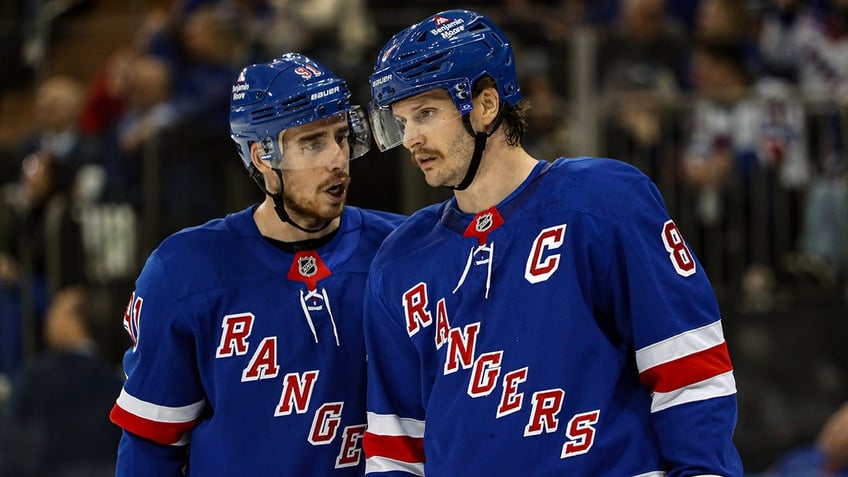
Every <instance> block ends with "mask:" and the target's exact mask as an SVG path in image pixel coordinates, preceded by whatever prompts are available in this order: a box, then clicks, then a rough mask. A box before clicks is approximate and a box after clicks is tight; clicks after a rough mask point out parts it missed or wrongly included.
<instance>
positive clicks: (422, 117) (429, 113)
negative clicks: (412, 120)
mask: <svg viewBox="0 0 848 477" xmlns="http://www.w3.org/2000/svg"><path fill="white" fill-rule="evenodd" d="M435 115H436V110H435V109H432V108H426V109H422V110H421V111H418V114H417V115H416V116H417V117H416V119H417V120H418V121H426V120H428V119H431V118H433V117H434V116H435Z"/></svg>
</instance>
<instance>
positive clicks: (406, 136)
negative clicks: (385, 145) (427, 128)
mask: <svg viewBox="0 0 848 477" xmlns="http://www.w3.org/2000/svg"><path fill="white" fill-rule="evenodd" d="M423 143H424V135H423V134H421V132H420V131H419V130H417V129H416V128H415V127H411V126H410V125H408V124H407V125H406V127H404V128H403V147H405V148H406V149H408V150H410V151H412V150H413V149H414V148H416V147H418V146H421V145H422V144H423Z"/></svg>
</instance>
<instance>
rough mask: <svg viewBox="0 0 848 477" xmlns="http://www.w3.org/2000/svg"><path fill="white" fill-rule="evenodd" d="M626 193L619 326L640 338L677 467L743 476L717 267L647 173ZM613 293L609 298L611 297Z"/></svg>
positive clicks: (642, 370)
mask: <svg viewBox="0 0 848 477" xmlns="http://www.w3.org/2000/svg"><path fill="white" fill-rule="evenodd" d="M623 192H624V193H623V194H622V195H621V207H620V208H619V210H620V211H621V216H620V217H619V218H620V220H618V221H617V223H616V225H615V227H614V236H612V237H610V240H611V242H610V244H609V248H608V250H615V251H616V253H615V255H616V256H617V257H616V258H615V259H614V260H613V261H612V264H610V262H607V260H608V258H607V257H602V258H599V259H598V262H599V263H602V264H603V265H601V266H600V267H599V268H601V269H606V270H607V272H606V273H608V274H609V276H610V281H609V283H615V284H619V285H620V286H613V287H609V288H608V289H607V291H606V293H609V294H610V295H611V297H608V299H607V300H606V301H605V302H606V303H612V304H613V305H612V308H613V309H612V310H611V311H612V312H613V315H614V316H615V317H616V321H617V328H618V330H619V332H620V333H621V334H622V335H623V336H624V337H625V338H626V341H627V342H631V343H632V344H633V348H634V352H635V356H636V364H637V368H638V371H639V378H640V380H641V381H642V383H643V385H644V386H645V387H646V388H647V390H648V391H649V392H650V393H651V416H652V421H653V423H654V428H655V431H656V434H657V437H658V441H659V445H660V450H661V452H662V455H663V457H664V459H665V460H666V462H667V465H668V466H669V470H668V475H669V476H670V477H671V476H684V475H687V476H688V475H722V476H741V475H742V468H741V461H740V459H739V456H738V453H737V451H736V448H735V447H734V446H733V444H732V442H733V439H732V437H733V430H734V428H735V425H736V418H737V407H736V384H735V380H734V376H733V367H732V364H731V361H730V357H729V355H728V350H727V345H726V343H725V339H724V333H723V330H722V325H721V320H720V313H719V308H718V304H717V301H716V298H715V295H714V293H713V289H712V286H711V284H710V281H709V279H708V278H707V275H706V273H705V271H704V269H703V267H702V266H701V264H700V262H699V261H698V260H697V258H696V257H695V255H694V254H693V252H692V250H691V248H690V247H689V246H688V244H687V243H686V241H685V239H684V237H683V233H682V231H681V230H680V229H679V228H678V227H677V225H676V224H675V222H674V221H673V220H672V219H671V218H670V217H669V216H668V213H667V211H666V208H665V205H664V203H663V200H662V198H661V196H660V194H659V192H658V191H657V189H656V187H655V186H654V185H653V184H652V183H651V182H650V181H649V180H648V179H647V178H646V177H640V178H638V179H636V180H635V181H633V183H632V187H631V188H630V189H625V190H624V191H623ZM602 302H603V301H602Z"/></svg>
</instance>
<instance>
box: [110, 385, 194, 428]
mask: <svg viewBox="0 0 848 477" xmlns="http://www.w3.org/2000/svg"><path fill="white" fill-rule="evenodd" d="M116 403H117V404H118V406H119V407H120V408H121V409H123V410H125V411H127V412H129V413H130V414H133V415H135V416H138V417H141V418H144V419H147V420H150V421H155V422H164V423H169V424H174V423H182V422H190V421H193V420H194V419H196V418H197V416H199V415H200V412H201V411H202V410H203V406H204V405H205V404H206V401H199V402H196V403H194V404H189V405H188V406H182V407H170V406H160V405H158V404H153V403H149V402H146V401H142V400H141V399H138V398H137V397H135V396H132V395H131V394H129V393H128V392H127V391H126V390H125V389H121V394H120V395H119V396H118V399H117V401H116Z"/></svg>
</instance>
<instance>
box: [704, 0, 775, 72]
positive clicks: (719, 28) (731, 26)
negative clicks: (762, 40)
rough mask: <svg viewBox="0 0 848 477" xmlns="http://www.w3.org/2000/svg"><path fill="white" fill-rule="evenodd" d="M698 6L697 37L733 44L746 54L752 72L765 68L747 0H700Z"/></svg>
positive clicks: (744, 59)
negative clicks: (743, 0)
mask: <svg viewBox="0 0 848 477" xmlns="http://www.w3.org/2000/svg"><path fill="white" fill-rule="evenodd" d="M697 5H698V6H697V8H696V10H695V37H696V38H699V39H702V40H706V41H711V42H716V43H725V44H729V45H733V47H734V48H736V49H738V50H739V51H740V53H741V55H742V59H743V62H744V65H745V69H746V70H747V71H748V72H749V74H751V75H752V76H756V75H758V74H759V72H760V69H761V66H760V64H761V62H762V60H761V59H760V56H761V55H760V52H759V47H758V44H757V39H756V35H755V32H754V19H753V16H752V14H751V11H750V10H749V7H747V6H746V4H745V2H742V1H739V0H699V1H698V2H697Z"/></svg>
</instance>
